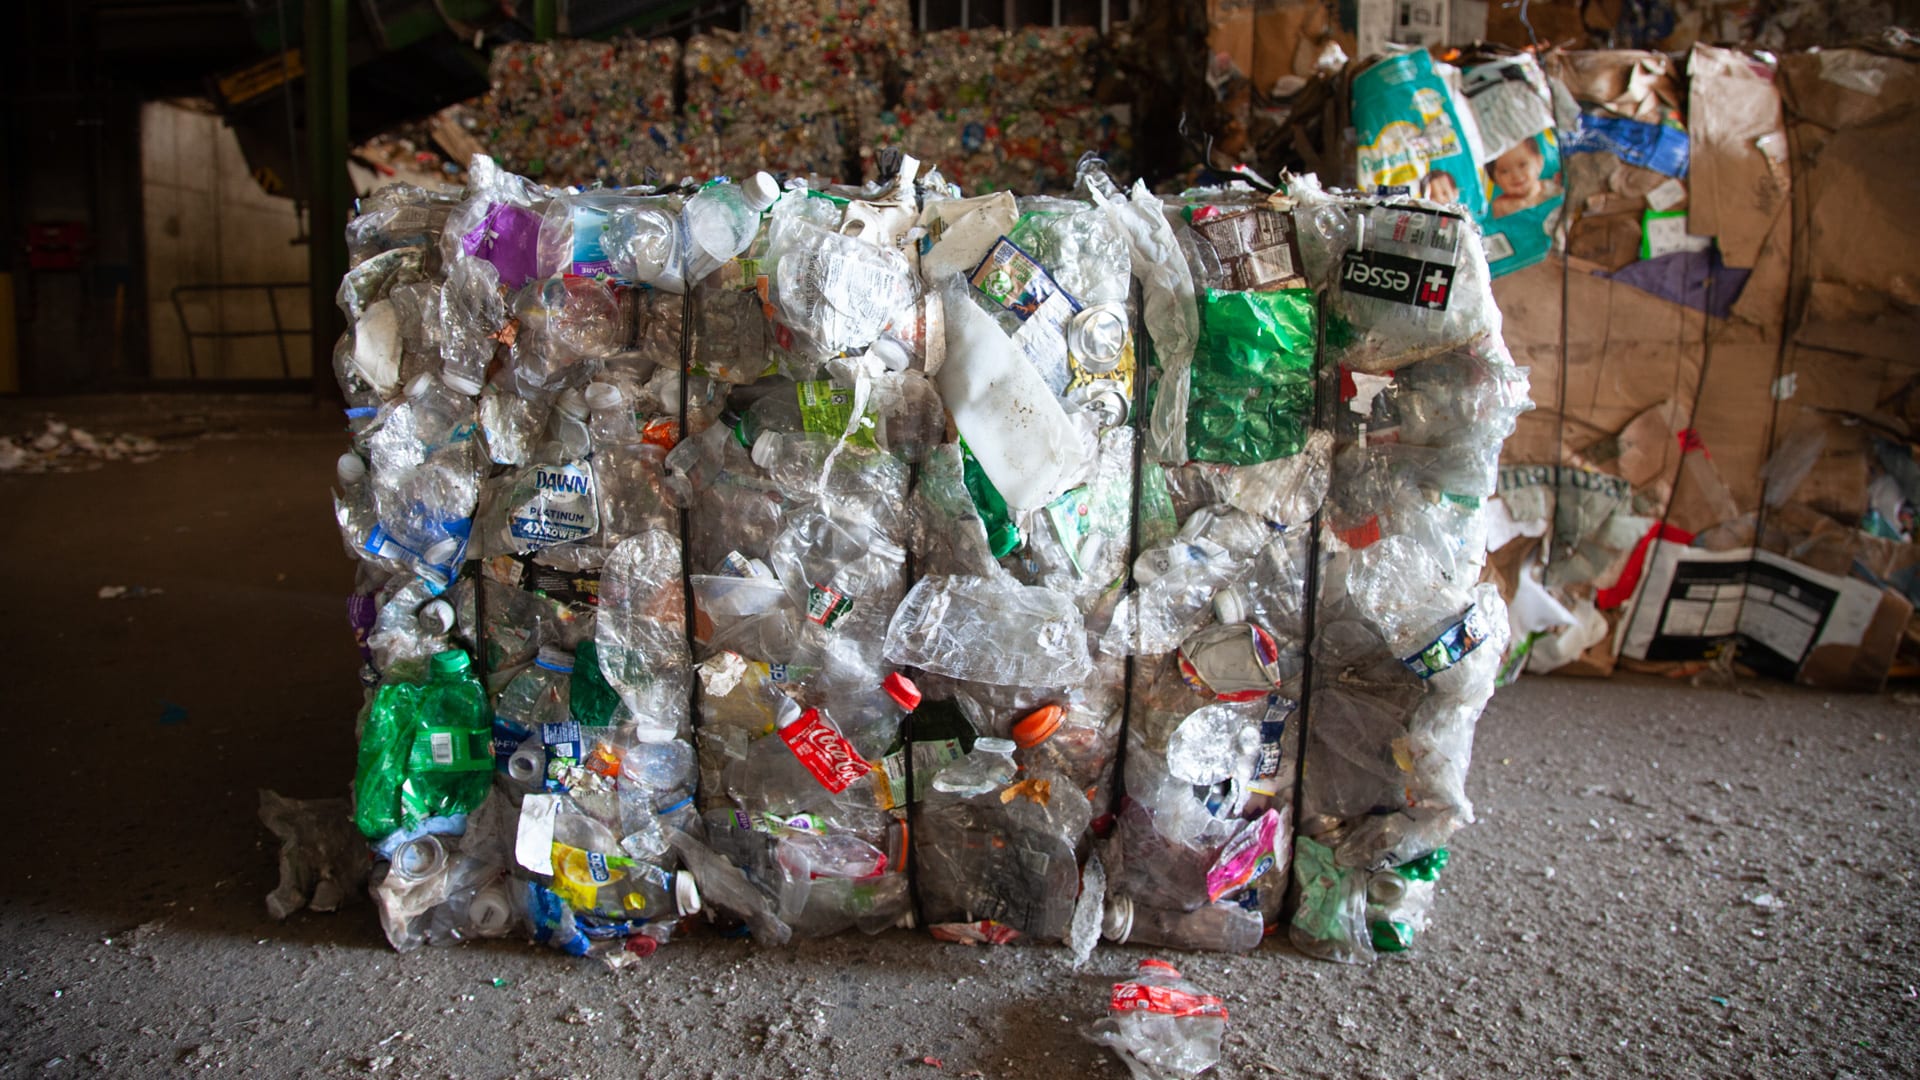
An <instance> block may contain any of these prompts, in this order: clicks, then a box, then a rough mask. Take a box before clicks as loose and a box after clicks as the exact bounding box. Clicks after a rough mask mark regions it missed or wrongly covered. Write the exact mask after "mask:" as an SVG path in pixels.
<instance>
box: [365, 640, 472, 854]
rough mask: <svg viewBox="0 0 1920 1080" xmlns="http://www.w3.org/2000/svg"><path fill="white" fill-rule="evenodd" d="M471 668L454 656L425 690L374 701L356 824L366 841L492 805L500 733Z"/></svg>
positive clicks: (451, 652) (392, 690) (446, 655)
mask: <svg viewBox="0 0 1920 1080" xmlns="http://www.w3.org/2000/svg"><path fill="white" fill-rule="evenodd" d="M472 666H473V665H472V661H471V660H469V659H468V657H467V654H466V653H465V652H464V651H462V650H459V649H448V650H447V651H445V652H442V653H438V654H436V655H435V656H434V657H433V660H432V663H431V666H430V669H429V675H428V677H427V681H426V682H425V683H424V684H417V685H416V684H412V683H390V684H388V685H385V686H382V687H381V688H380V690H379V692H378V693H377V694H375V695H374V699H373V707H372V709H371V711H370V712H369V714H368V717H367V726H366V729H365V731H364V732H363V733H362V735H361V739H360V762H359V768H358V770H357V771H356V774H355V777H354V795H355V800H354V823H355V824H357V825H358V826H359V827H360V832H361V833H362V834H363V835H365V836H366V837H367V838H369V839H373V840H378V839H381V838H383V837H386V836H388V835H391V834H392V833H393V832H394V831H395V830H397V829H409V830H411V829H416V828H419V827H420V825H421V823H423V822H425V821H426V820H427V819H428V818H433V817H444V816H448V815H452V814H465V813H469V812H471V811H473V810H474V809H475V808H477V807H478V806H479V805H480V803H481V802H482V801H484V800H485V799H486V797H487V791H488V789H489V787H490V786H491V785H492V782H493V728H492V723H491V721H490V718H489V716H488V714H487V699H486V694H485V693H484V692H483V691H482V690H481V688H480V680H479V679H477V678H475V677H474V674H473V670H472Z"/></svg>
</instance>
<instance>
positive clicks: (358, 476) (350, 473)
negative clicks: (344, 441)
mask: <svg viewBox="0 0 1920 1080" xmlns="http://www.w3.org/2000/svg"><path fill="white" fill-rule="evenodd" d="M333 475H335V476H337V477H339V478H340V486H341V487H352V486H353V485H355V484H357V483H359V482H360V481H362V480H365V479H366V478H367V463H366V462H365V461H362V460H361V459H360V455H359V454H356V453H354V452H353V451H351V450H349V451H347V452H346V453H344V454H341V455H340V460H339V461H336V462H334V464H333Z"/></svg>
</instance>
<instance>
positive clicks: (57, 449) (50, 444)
mask: <svg viewBox="0 0 1920 1080" xmlns="http://www.w3.org/2000/svg"><path fill="white" fill-rule="evenodd" d="M162 449H163V447H162V446H161V444H160V443H159V442H158V441H157V440H155V439H151V438H148V437H147V436H145V435H127V434H119V435H96V434H94V433H93V432H90V431H88V430H86V429H85V428H77V427H74V426H73V425H71V424H68V423H66V422H65V421H62V420H56V419H54V418H53V417H48V418H47V428H46V430H45V431H42V432H41V433H40V434H38V435H6V436H0V473H48V472H87V471H90V470H93V469H98V468H100V467H101V466H102V465H104V464H105V463H107V462H109V461H131V462H133V463H134V464H136V465H139V464H145V463H146V462H149V461H152V460H153V459H154V458H157V457H159V456H160V453H161V450H162Z"/></svg>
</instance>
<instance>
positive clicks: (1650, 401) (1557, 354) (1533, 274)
mask: <svg viewBox="0 0 1920 1080" xmlns="http://www.w3.org/2000/svg"><path fill="white" fill-rule="evenodd" d="M1592 269H1593V268H1592V267H1591V266H1590V265H1580V266H1573V267H1567V266H1566V264H1564V263H1563V261H1562V260H1560V259H1558V258H1552V257H1549V258H1548V259H1547V260H1546V261H1544V262H1541V263H1539V264H1537V265H1535V266H1531V267H1528V268H1527V269H1525V270H1521V271H1519V272H1517V273H1513V274H1509V275H1507V276H1506V277H1502V278H1498V279H1496V280H1495V281H1494V283H1493V291H1494V297H1495V299H1496V300H1497V301H1498V302H1499V304H1500V310H1501V313H1502V316H1503V317H1504V327H1505V334H1506V341H1507V347H1508V349H1510V350H1511V351H1512V353H1513V356H1514V360H1515V362H1516V363H1520V364H1523V365H1526V366H1528V367H1529V368H1530V374H1531V378H1532V385H1533V400H1534V404H1535V406H1536V407H1535V409H1534V411H1533V412H1530V413H1526V414H1524V415H1522V416H1521V417H1520V420H1519V423H1518V426H1517V428H1516V430H1515V432H1514V435H1513V437H1512V438H1511V439H1509V440H1507V447H1506V452H1505V453H1504V454H1503V460H1505V461H1509V462H1514V463H1529V464H1534V463H1543V462H1544V463H1550V462H1557V461H1564V460H1567V459H1568V458H1569V457H1571V456H1576V455H1578V454H1579V453H1580V452H1581V451H1582V450H1583V449H1585V448H1586V447H1588V446H1590V445H1592V444H1594V443H1597V442H1599V441H1601V440H1603V439H1607V438H1610V437H1612V436H1613V435H1614V434H1615V433H1617V432H1618V431H1619V430H1620V429H1621V428H1623V427H1625V426H1626V424H1627V422H1628V421H1630V420H1632V419H1633V418H1634V417H1635V416H1638V415H1639V414H1640V413H1642V412H1644V411H1646V410H1647V409H1648V408H1651V407H1652V406H1654V405H1658V404H1660V403H1662V402H1665V401H1669V400H1671V401H1676V402H1679V403H1680V404H1681V405H1682V407H1683V408H1685V409H1687V410H1691V408H1692V404H1693V395H1694V389H1695V387H1696V386H1697V385H1698V383H1699V376H1700V360H1701V355H1700V354H1701V341H1702V335H1703V334H1704V333H1705V330H1706V316H1704V315H1702V314H1701V313H1700V312H1697V311H1694V310H1692V309H1690V308H1686V307H1682V306H1681V305H1679V304H1675V303H1671V302H1669V301H1666V300H1662V299H1661V298H1659V297H1657V296H1653V295H1652V294H1650V293H1645V292H1642V291H1640V290H1639V289H1636V288H1633V287H1631V286H1628V285H1621V284H1618V283H1615V282H1613V281H1609V280H1608V279H1606V278H1603V277H1597V276H1595V275H1594V274H1593V273H1592V272H1591V271H1592ZM1563 271H1567V272H1566V280H1565V288H1566V318H1567V344H1566V363H1565V368H1564V370H1563V369H1562V364H1561V343H1560V320H1561V288H1562V273H1563ZM1563 383H1564V390H1563V389H1562V384H1563ZM1563 397H1564V402H1565V410H1564V415H1561V413H1560V403H1561V401H1562V400H1563ZM1557 438H1558V439H1559V440H1560V443H1559V445H1556V439H1557Z"/></svg>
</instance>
